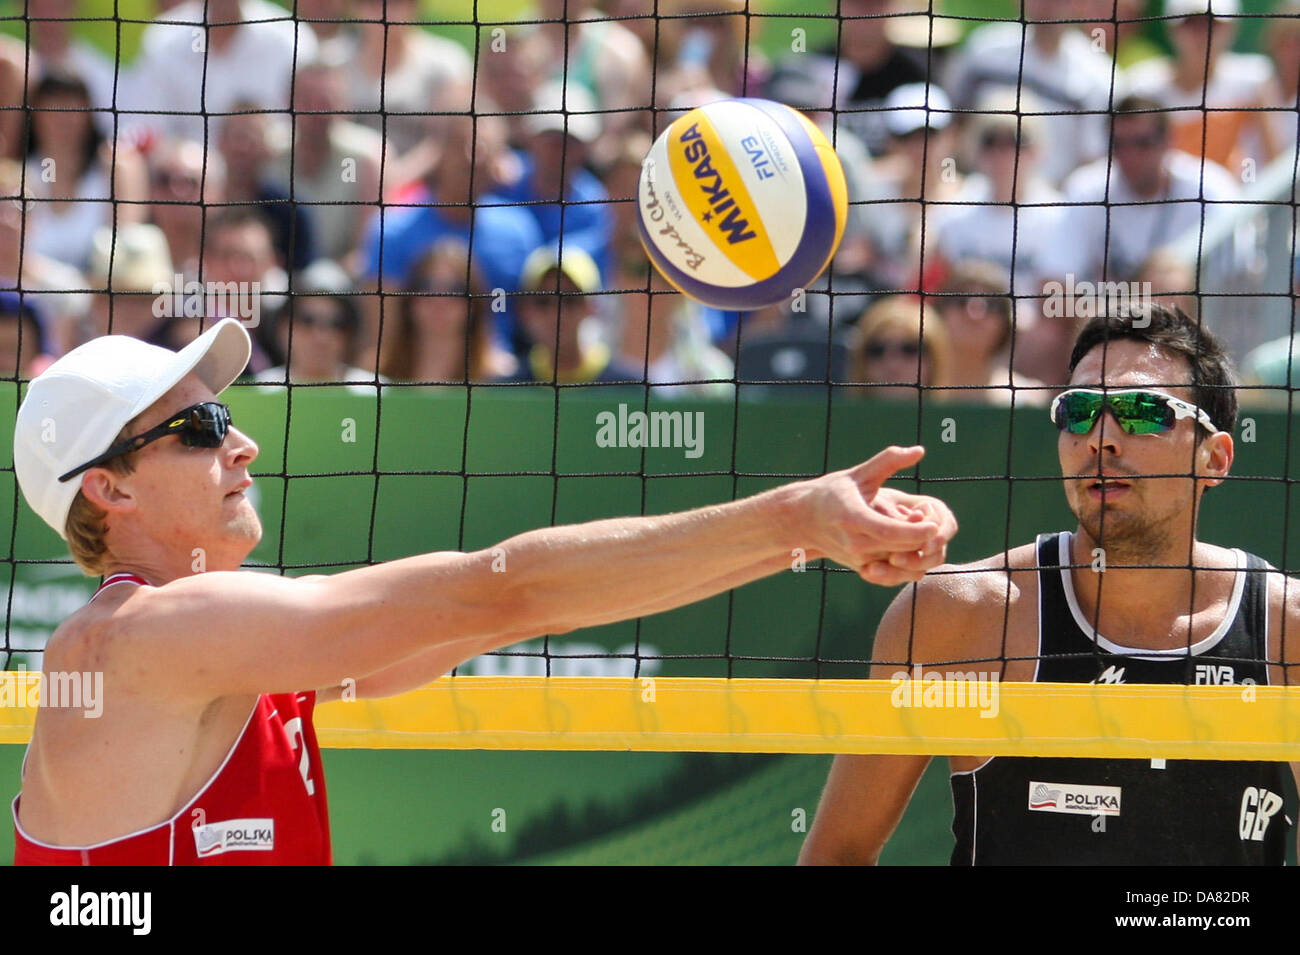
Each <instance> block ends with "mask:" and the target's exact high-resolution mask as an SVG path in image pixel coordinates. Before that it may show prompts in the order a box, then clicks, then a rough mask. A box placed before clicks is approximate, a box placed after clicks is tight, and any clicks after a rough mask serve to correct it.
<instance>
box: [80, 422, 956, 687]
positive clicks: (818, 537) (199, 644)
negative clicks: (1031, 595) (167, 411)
mask: <svg viewBox="0 0 1300 955" xmlns="http://www.w3.org/2000/svg"><path fill="white" fill-rule="evenodd" d="M923 453H924V452H923V451H922V449H920V448H913V449H906V450H905V449H901V448H890V449H887V450H886V451H883V452H881V453H880V454H878V455H876V456H875V457H874V458H872V459H871V460H870V461H867V462H865V463H863V464H861V465H858V466H857V467H855V468H851V469H849V470H846V471H839V472H836V473H834V474H828V475H826V476H824V477H821V478H817V479H815V480H811V481H802V482H798V483H796V484H789V485H785V486H784V487H780V488H776V489H774V490H772V491H768V492H765V493H763V494H759V495H757V496H755V497H751V498H746V499H744V500H740V501H735V502H732V503H729V504H722V505H717V506H713V507H705V508H700V509H698V510H694V511H688V512H685V513H681V514H672V515H665V516H661V517H636V518H617V519H613V520H604V521H595V522H592V523H589V524H580V525H574V526H569V527H555V528H545V529H541V530H535V531H529V532H527V533H525V534H520V535H518V536H516V537H512V538H510V539H509V540H507V541H505V542H503V543H502V544H500V545H499V546H498V547H496V548H491V549H488V550H484V551H479V552H476V553H471V554H460V553H441V554H425V555H421V556H419V557H410V558H406V559H403V560H397V561H392V562H390V563H386V564H379V565H376V566H373V567H365V568H361V569H359V570H354V571H349V572H347V573H343V574H337V575H334V576H332V577H324V578H312V579H299V580H294V579H290V578H283V577H272V576H269V575H262V574H247V573H238V572H236V573H208V574H199V575H197V576H194V577H186V578H182V579H180V580H176V581H173V582H171V583H169V584H167V585H165V586H163V587H158V588H141V589H140V591H139V592H138V593H137V594H136V595H133V596H132V597H131V598H130V599H128V600H127V601H126V602H125V603H123V604H122V606H121V607H120V608H119V609H118V612H117V613H115V614H114V616H113V617H112V618H111V620H110V621H108V623H106V624H105V627H106V630H107V631H108V632H106V633H103V634H99V635H97V636H98V637H99V638H100V645H101V646H102V647H104V648H106V650H107V651H108V654H109V658H110V660H109V662H110V666H111V665H113V664H116V666H117V667H119V668H120V669H121V671H128V672H125V675H126V676H127V677H128V678H129V679H131V680H134V681H138V682H137V685H139V684H140V683H143V684H145V685H148V686H149V687H156V688H158V689H160V690H162V691H164V692H167V693H170V694H175V695H185V696H190V697H195V698H212V697H216V696H221V695H227V694H232V693H255V692H286V691H290V690H294V689H298V688H302V687H311V686H316V687H326V686H334V685H337V684H340V683H342V682H343V680H344V679H347V678H351V679H353V680H357V681H358V682H360V680H361V679H362V678H364V677H367V676H369V675H371V674H375V673H377V672H378V671H380V670H383V669H385V668H387V667H390V666H393V665H394V664H398V663H400V662H402V661H406V660H409V659H410V658H412V657H414V656H416V655H417V654H421V653H424V652H425V651H428V650H430V649H432V648H435V647H446V648H447V650H448V653H449V656H448V657H446V658H438V659H435V660H434V661H433V662H434V663H435V664H436V666H437V667H438V668H440V672H443V671H445V669H446V668H447V667H448V666H449V665H454V663H455V662H459V661H460V660H463V659H468V658H469V657H471V656H474V655H475V654H477V653H480V652H484V651H485V650H488V649H494V648H496V647H500V646H505V645H507V644H510V643H513V642H516V641H518V640H522V639H528V638H530V637H535V636H540V635H542V634H547V633H565V632H567V631H570V630H573V629H575V628H577V627H585V626H594V625H598V624H602V623H610V622H613V621H617V620H624V619H628V618H632V617H638V616H643V615H646V614H650V613H657V612H659V611H661V610H667V609H670V608H672V607H678V606H681V605H683V604H685V603H688V602H690V601H692V600H699V599H702V598H703V597H707V596H711V595H712V594H715V593H720V592H722V591H723V590H726V589H728V588H730V587H735V586H739V585H741V584H743V583H746V582H748V581H750V580H755V579H758V578H759V577H762V576H765V575H767V574H771V573H774V572H776V571H777V570H778V569H780V568H781V567H783V566H787V563H786V562H787V561H788V559H789V555H790V554H791V552H792V550H793V549H794V548H796V547H802V548H803V549H804V550H805V551H806V552H807V553H808V555H809V556H810V557H811V556H818V557H822V556H824V557H827V558H830V559H832V560H835V561H837V562H838V563H841V564H844V565H845V566H848V567H851V568H853V569H855V570H857V571H858V572H859V573H861V574H863V575H864V577H865V579H868V580H871V581H873V582H877V583H888V584H894V583H897V582H901V581H905V580H912V579H918V578H919V577H920V576H921V575H923V574H924V572H925V571H926V570H927V569H929V568H930V567H932V566H934V565H936V564H938V563H940V562H941V561H942V560H943V554H944V551H945V547H946V544H947V540H948V539H949V538H950V537H951V536H952V534H953V533H954V532H955V530H956V522H955V521H954V520H953V518H952V515H951V513H950V512H949V511H948V509H947V508H946V507H945V506H944V505H943V504H942V503H941V502H938V501H935V500H933V499H927V498H917V497H913V496H909V495H903V494H899V493H898V492H893V491H882V490H881V484H882V483H883V482H884V481H885V480H887V479H888V478H889V477H891V476H892V475H893V474H894V473H896V472H897V471H898V470H900V469H902V468H906V467H910V466H911V465H913V464H915V463H916V462H917V461H918V460H919V459H920V457H921V455H922V454H923ZM452 644H455V645H456V646H455V647H452V646H451V645H452ZM425 662H428V661H427V660H426V661H425ZM436 675H437V674H432V675H431V676H430V678H432V676H436Z"/></svg>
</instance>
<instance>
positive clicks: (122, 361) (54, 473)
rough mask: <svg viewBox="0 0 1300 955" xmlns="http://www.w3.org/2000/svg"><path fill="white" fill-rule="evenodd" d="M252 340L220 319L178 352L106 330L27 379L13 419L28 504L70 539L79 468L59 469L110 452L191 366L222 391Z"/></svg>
mask: <svg viewBox="0 0 1300 955" xmlns="http://www.w3.org/2000/svg"><path fill="white" fill-rule="evenodd" d="M251 352H252V344H251V342H250V341H249V338H248V332H247V331H245V330H244V326H243V325H241V324H240V323H239V322H238V321H236V320H235V319H233V318H227V319H223V320H222V321H220V322H218V323H217V324H216V325H214V326H213V327H212V328H209V329H208V330H207V331H206V332H204V333H203V334H202V335H200V336H199V337H198V338H196V339H195V340H194V341H192V342H190V343H189V344H188V345H186V346H185V347H184V348H182V349H181V350H180V351H178V352H175V351H172V350H171V349H168V348H160V347H158V346H157V345H150V344H148V343H146V342H142V341H140V340H139V339H138V338H130V337H128V336H126V335H105V336H104V337H102V338H96V339H93V340H91V341H88V342H86V344H84V345H82V346H80V347H78V348H74V349H73V350H72V351H70V352H68V353H67V354H66V355H64V356H63V357H62V358H60V359H59V360H58V361H56V362H55V363H54V364H52V365H51V366H50V367H49V368H47V369H46V370H45V371H44V372H43V373H42V374H40V375H39V376H37V377H36V378H34V379H33V380H32V383H31V384H30V385H29V386H28V389H27V398H26V400H24V401H23V404H22V407H21V408H19V409H18V417H17V419H16V421H15V423H14V471H15V472H16V473H17V476H18V486H19V487H21V488H22V491H23V497H25V498H26V499H27V503H28V504H29V505H30V506H31V508H32V510H33V511H35V512H36V513H37V514H39V515H40V517H41V519H42V520H44V521H45V523H47V524H49V525H50V526H51V527H53V528H54V530H55V531H57V532H58V534H59V536H60V537H62V538H63V539H64V540H67V535H66V534H65V533H64V525H65V524H66V523H67V521H68V511H69V510H71V508H72V502H73V500H74V499H75V498H76V496H77V492H78V491H80V490H81V480H82V477H83V476H82V475H77V476H76V477H74V478H71V479H70V480H67V481H60V480H59V475H61V474H67V473H68V472H69V471H71V470H73V469H74V468H76V467H78V466H80V465H82V464H85V463H86V462H87V461H89V460H91V459H92V458H94V457H97V456H98V455H100V454H103V453H104V452H105V451H107V450H108V449H109V448H110V447H111V446H112V444H113V439H114V438H116V437H117V435H118V433H119V432H120V431H121V430H122V429H123V428H124V427H125V426H126V424H127V422H129V421H130V420H131V419H132V418H135V417H136V416H137V415H139V414H140V413H141V412H143V411H144V410H145V409H146V408H148V407H149V406H150V405H151V404H153V403H154V402H155V401H157V400H158V399H159V398H161V397H162V396H163V395H164V394H166V393H167V392H168V391H169V390H171V388H172V387H173V386H174V385H175V384H176V383H177V382H179V381H180V380H181V379H182V378H184V377H185V376H186V375H187V374H189V373H190V372H191V371H192V372H194V373H195V374H197V375H198V376H199V379H200V380H201V381H202V382H203V383H204V384H205V385H207V386H208V387H209V388H211V389H212V391H213V393H214V394H220V393H221V392H222V391H224V390H225V389H226V387H227V386H229V385H230V383H231V382H232V381H234V380H235V379H236V378H237V377H239V374H240V372H242V371H243V370H244V366H245V365H247V364H248V357H249V355H250V354H251Z"/></svg>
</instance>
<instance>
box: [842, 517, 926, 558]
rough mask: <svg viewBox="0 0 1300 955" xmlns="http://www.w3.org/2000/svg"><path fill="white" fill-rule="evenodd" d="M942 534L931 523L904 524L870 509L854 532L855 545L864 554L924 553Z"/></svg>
mask: <svg viewBox="0 0 1300 955" xmlns="http://www.w3.org/2000/svg"><path fill="white" fill-rule="evenodd" d="M938 532H939V526H938V525H937V524H935V523H933V522H932V521H929V520H925V521H914V520H903V519H901V518H897V517H889V516H888V515H885V514H881V513H879V512H877V511H874V510H872V509H870V508H868V509H867V510H866V511H865V513H863V514H862V515H861V519H860V520H859V521H858V522H857V523H856V526H854V527H853V528H852V529H851V533H852V535H853V540H854V543H855V544H856V546H857V547H858V548H860V549H861V550H862V551H863V552H877V551H888V552H891V553H892V552H893V551H900V550H901V551H913V550H921V549H922V548H924V547H925V546H926V545H927V544H929V543H930V541H932V540H933V539H934V537H935V535H936V534H937V533H938Z"/></svg>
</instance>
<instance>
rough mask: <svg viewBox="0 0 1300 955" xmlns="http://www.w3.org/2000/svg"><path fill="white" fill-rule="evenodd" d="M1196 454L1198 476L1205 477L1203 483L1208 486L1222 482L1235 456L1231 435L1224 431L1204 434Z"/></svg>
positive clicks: (1230, 468)
mask: <svg viewBox="0 0 1300 955" xmlns="http://www.w3.org/2000/svg"><path fill="white" fill-rule="evenodd" d="M1196 456H1197V458H1198V459H1199V467H1198V469H1197V473H1198V476H1199V477H1201V478H1203V479H1205V480H1204V483H1205V484H1207V485H1209V486H1210V487H1214V486H1216V485H1219V484H1222V483H1223V479H1224V478H1226V477H1227V476H1228V473H1229V472H1230V471H1231V470H1232V462H1233V459H1234V457H1235V456H1236V446H1235V445H1234V444H1233V441H1232V435H1230V434H1228V433H1227V432H1226V431H1219V432H1216V433H1215V434H1210V435H1206V436H1205V437H1204V438H1202V439H1201V446H1200V447H1199V448H1197V451H1196Z"/></svg>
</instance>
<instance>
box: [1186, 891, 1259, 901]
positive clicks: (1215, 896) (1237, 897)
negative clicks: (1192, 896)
mask: <svg viewBox="0 0 1300 955" xmlns="http://www.w3.org/2000/svg"><path fill="white" fill-rule="evenodd" d="M1196 901H1197V902H1249V901H1250V893H1249V892H1197V893H1196Z"/></svg>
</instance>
